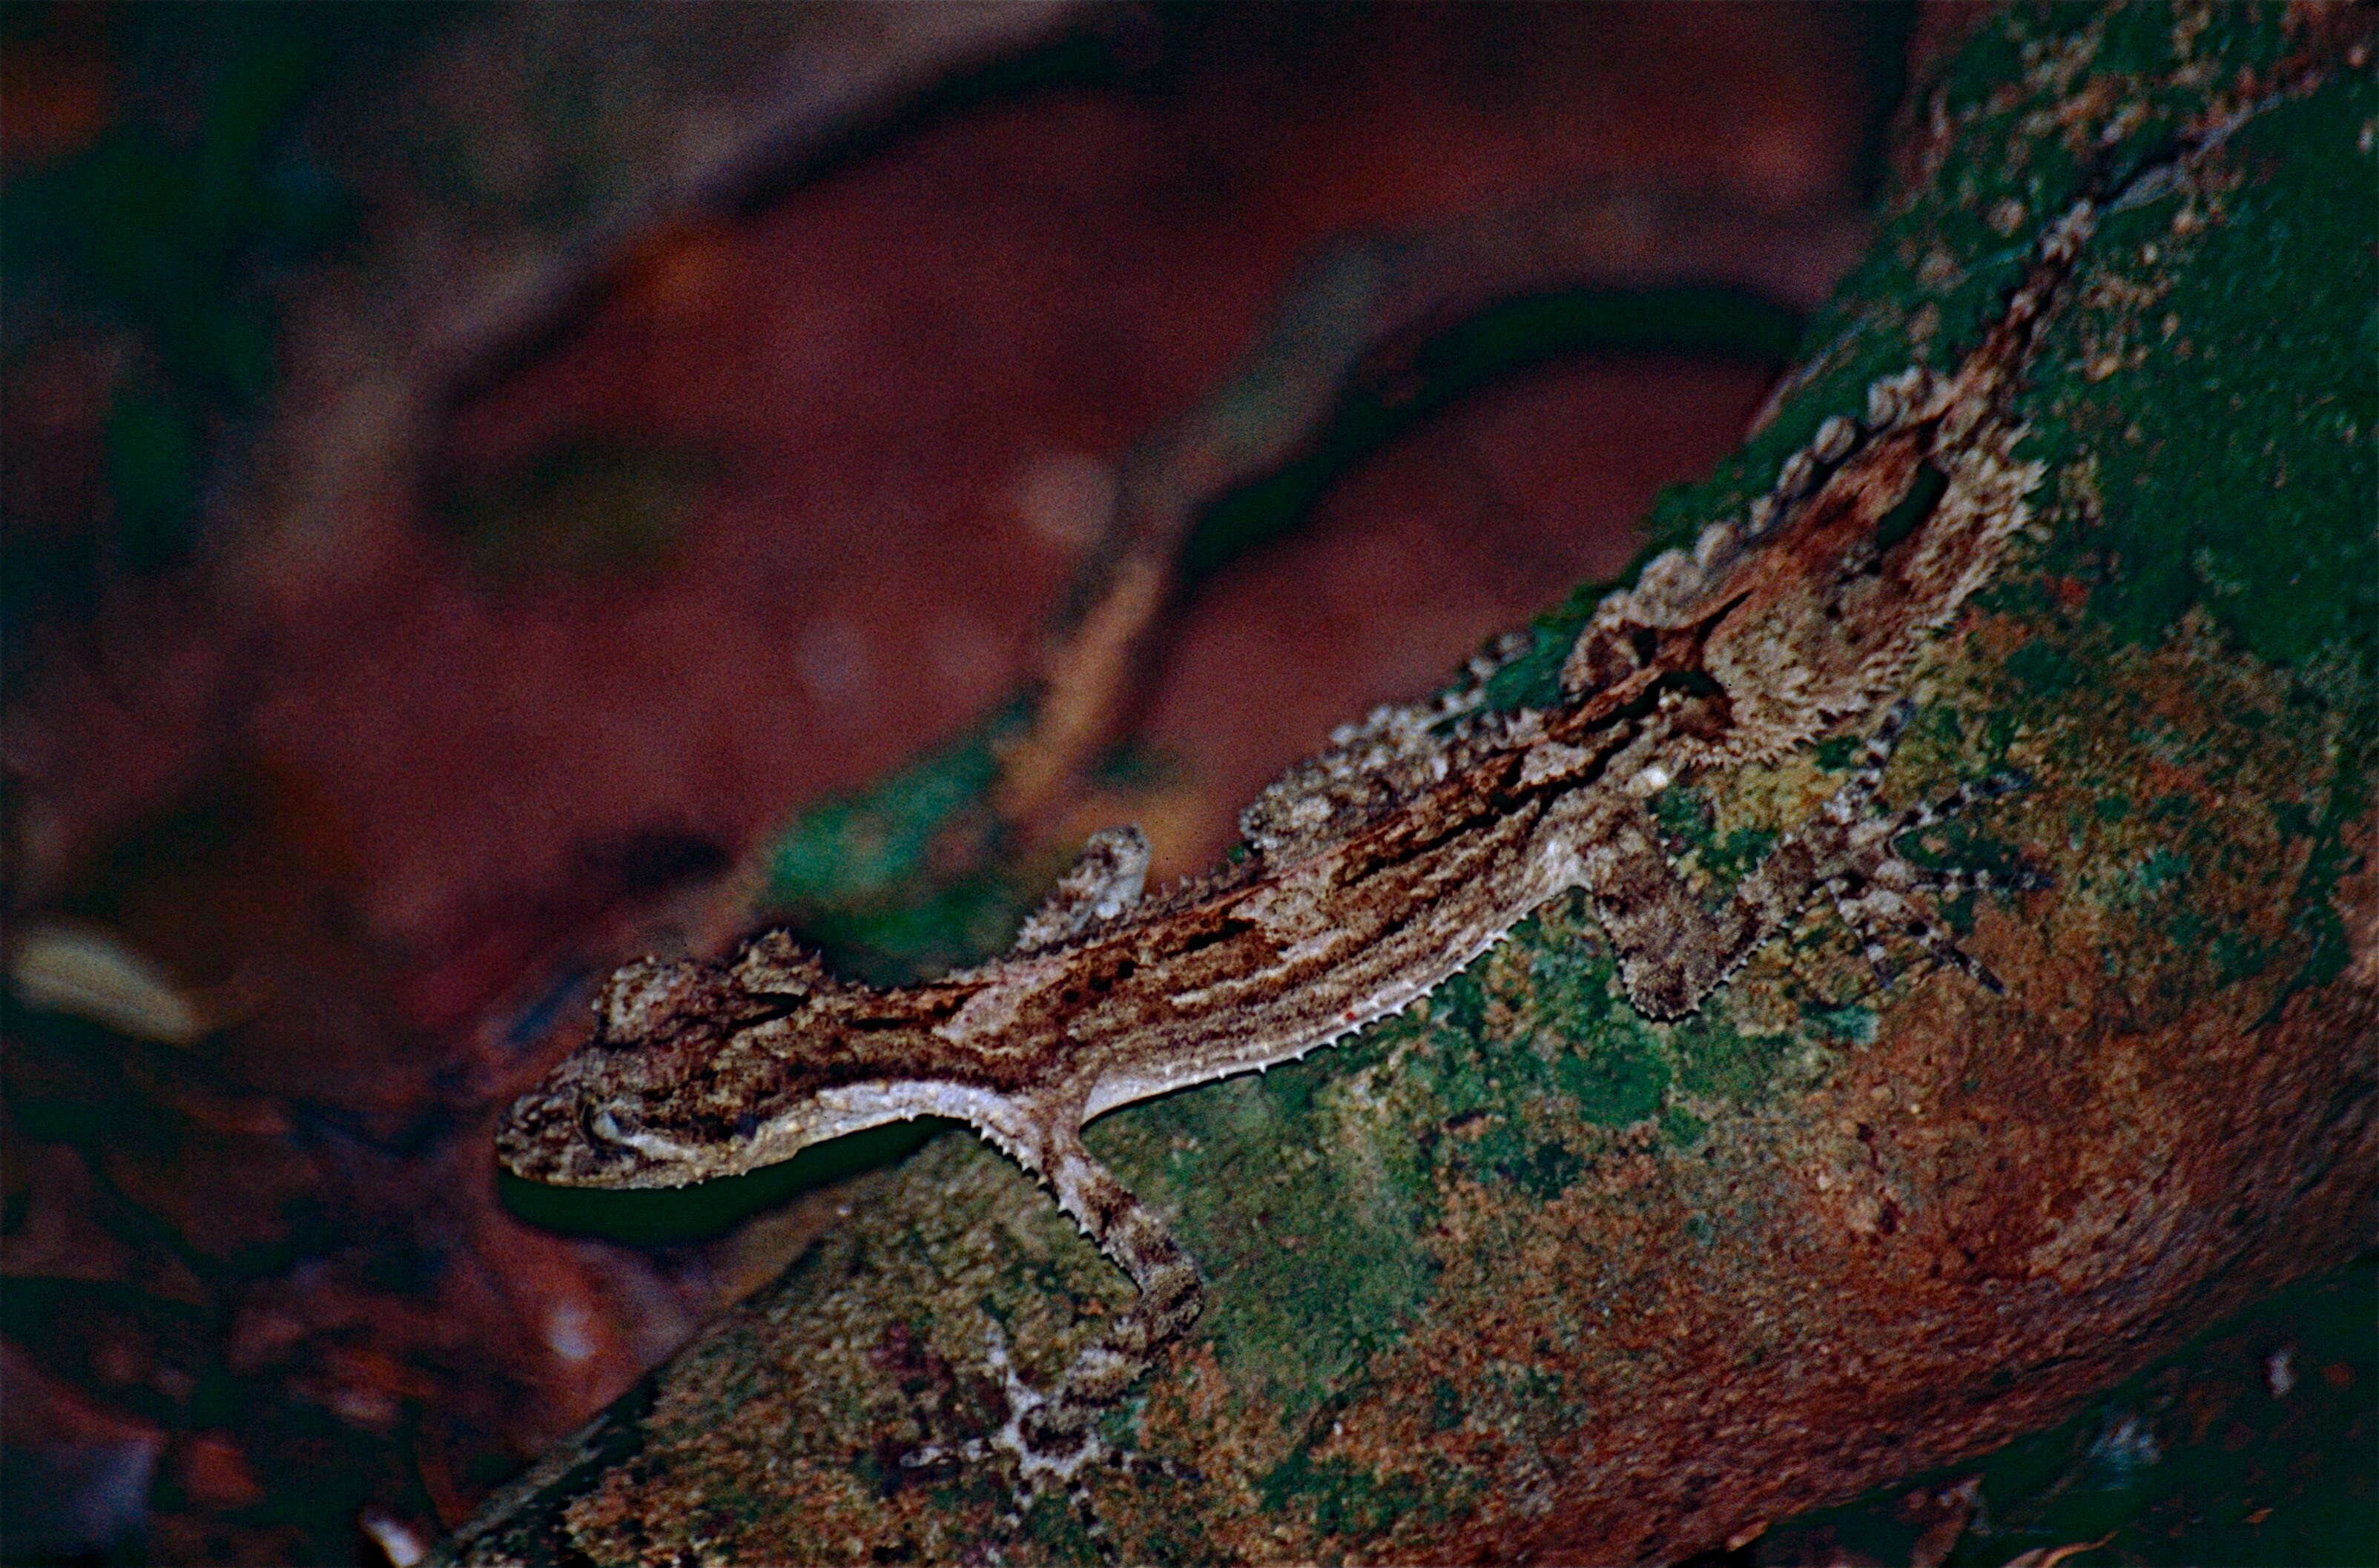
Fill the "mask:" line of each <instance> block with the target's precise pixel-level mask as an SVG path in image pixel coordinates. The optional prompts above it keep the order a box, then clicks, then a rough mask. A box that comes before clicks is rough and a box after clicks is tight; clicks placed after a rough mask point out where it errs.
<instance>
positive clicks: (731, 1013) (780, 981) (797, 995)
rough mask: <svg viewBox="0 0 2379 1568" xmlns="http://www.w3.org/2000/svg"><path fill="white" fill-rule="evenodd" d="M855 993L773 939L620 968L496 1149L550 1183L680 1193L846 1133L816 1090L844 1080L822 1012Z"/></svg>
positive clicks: (501, 1133) (513, 1114) (510, 1116)
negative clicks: (720, 955) (716, 953)
mask: <svg viewBox="0 0 2379 1568" xmlns="http://www.w3.org/2000/svg"><path fill="white" fill-rule="evenodd" d="M857 990H858V988H856V987H849V986H844V985H841V984H839V983H836V982H834V981H833V980H830V979H829V978H827V975H826V973H825V972H824V971H823V970H822V969H821V968H820V966H819V964H818V962H817V960H816V959H815V958H814V957H811V956H810V955H808V954H805V953H803V952H802V951H801V950H800V949H799V948H797V947H794V946H793V944H792V943H791V940H790V939H789V938H787V937H785V936H784V935H782V934H781V933H772V934H770V935H767V936H763V937H760V938H758V939H756V940H755V941H754V942H752V943H750V944H749V945H747V946H746V947H744V949H743V952H741V953H740V954H738V955H737V956H736V958H735V959H733V960H732V961H731V962H730V963H726V964H712V963H697V962H682V961H681V962H663V961H661V960H658V959H640V960H638V961H637V962H634V963H632V964H626V965H623V966H622V967H621V968H620V969H619V970H617V971H614V972H613V973H612V975H611V977H610V979H609V980H608V981H606V982H605V983H604V984H603V989H602V991H601V993H600V994H599V995H597V997H596V999H595V1031H594V1033H593V1035H592V1036H591V1037H590V1038H589V1039H588V1040H587V1042H586V1044H585V1045H582V1046H581V1047H579V1049H578V1050H577V1051H576V1052H574V1053H573V1054H572V1055H571V1056H570V1057H569V1059H568V1060H566V1061H564V1062H563V1063H562V1065H561V1066H560V1067H556V1068H554V1069H553V1071H552V1072H551V1073H549V1074H548V1075H547V1076H546V1079H545V1080H544V1081H543V1082H542V1083H540V1084H538V1085H537V1087H536V1088H535V1089H533V1090H531V1091H530V1092H527V1093H526V1094H524V1095H522V1096H521V1097H520V1098H519V1099H517V1100H515V1101H513V1104H512V1105H511V1107H510V1108H509V1109H507V1110H506V1111H505V1112H504V1115H503V1118H502V1120H501V1122H500V1123H499V1125H498V1127H497V1129H496V1153H497V1156H498V1158H500V1159H501V1160H502V1162H503V1164H504V1165H505V1167H506V1168H507V1169H509V1170H511V1171H512V1172H513V1174H514V1175H516V1176H525V1177H526V1178H528V1179H529V1180H531V1181H542V1182H551V1183H554V1184H556V1185H559V1186H564V1187H683V1186H686V1185H687V1184H689V1183H692V1182H697V1181H706V1180H708V1179H710V1178H712V1177H714V1176H735V1175H740V1174H741V1173H743V1172H744V1171H748V1170H752V1169H754V1168H755V1167H757V1166H759V1165H764V1164H771V1163H773V1162H775V1161H778V1160H781V1159H784V1158H786V1157H788V1156H789V1155H791V1154H792V1153H794V1152H797V1151H799V1150H800V1149H801V1148H803V1146H804V1145H806V1144H809V1143H813V1142H816V1141H819V1140H823V1139H826V1138H831V1137H835V1136H837V1135H838V1134H839V1133H841V1132H844V1131H848V1130H851V1128H850V1127H849V1126H848V1123H849V1120H850V1118H849V1117H848V1116H843V1115H838V1114H837V1113H836V1111H835V1110H834V1109H833V1108H832V1107H831V1106H830V1105H828V1104H822V1103H821V1102H820V1101H819V1100H818V1099H817V1095H818V1093H819V1092H820V1091H821V1090H822V1089H827V1090H830V1088H831V1086H832V1084H833V1083H834V1081H835V1080H836V1079H837V1078H838V1077H843V1076H845V1075H842V1074H839V1073H838V1072H837V1071H836V1060H835V1058H836V1056H837V1053H836V1051H835V1050H834V1049H833V1046H832V1041H833V1039H834V1037H835V1035H836V1033H837V1032H838V1031H834V1030H833V1029H832V1028H831V1027H830V1025H831V1021H832V1020H831V1018H830V1016H827V1015H831V1014H832V1013H833V1012H834V1011H836V1010H837V1009H838V1008H839V1007H843V1006H845V1005H847V1003H848V1000H849V999H850V997H851V995H853V994H854V993H855V992H856V991H857Z"/></svg>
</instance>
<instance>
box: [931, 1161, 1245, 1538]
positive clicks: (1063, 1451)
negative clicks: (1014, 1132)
mask: <svg viewBox="0 0 2379 1568" xmlns="http://www.w3.org/2000/svg"><path fill="white" fill-rule="evenodd" d="M1071 1124H1072V1117H1070V1116H1064V1115H1060V1116H1057V1117H1055V1118H1050V1119H1046V1120H1044V1121H1043V1123H1042V1125H1043V1127H1044V1128H1045V1129H1047V1131H1048V1136H1047V1137H1046V1138H1045V1140H1042V1141H1041V1142H1040V1143H1039V1145H1038V1146H1037V1147H1033V1148H1027V1149H1024V1150H1020V1151H1019V1156H1020V1163H1022V1164H1025V1165H1026V1166H1027V1167H1028V1168H1030V1169H1033V1170H1035V1171H1037V1172H1038V1173H1039V1174H1040V1175H1041V1176H1044V1177H1045V1178H1046V1179H1047V1181H1048V1182H1049V1185H1050V1187H1051V1188H1053V1189H1054V1190H1055V1191H1056V1193H1057V1201H1058V1204H1059V1206H1060V1207H1062V1208H1063V1209H1064V1210H1065V1211H1066V1212H1067V1213H1068V1214H1069V1216H1070V1217H1071V1218H1072V1219H1073V1220H1074V1222H1075V1223H1076V1224H1079V1225H1081V1227H1082V1231H1083V1233H1084V1234H1085V1235H1087V1236H1089V1237H1090V1238H1091V1240H1092V1241H1093V1242H1094V1243H1096V1244H1097V1246H1098V1248H1099V1250H1100V1251H1102V1252H1104V1253H1105V1254H1106V1256H1107V1258H1108V1259H1109V1260H1112V1261H1113V1262H1114V1263H1115V1264H1116V1265H1117V1267H1119V1268H1121V1269H1122V1270H1123V1271H1124V1272H1125V1273H1127V1274H1129V1275H1130V1276H1131V1282H1132V1284H1133V1285H1135V1286H1137V1287H1138V1289H1139V1292H1140V1294H1139V1297H1138V1298H1137V1299H1136V1300H1134V1301H1133V1303H1132V1304H1131V1306H1130V1307H1129V1309H1126V1310H1125V1311H1124V1312H1123V1313H1122V1314H1121V1315H1120V1316H1119V1317H1117V1318H1116V1319H1115V1320H1114V1321H1112V1322H1111V1323H1109V1324H1108V1325H1107V1327H1106V1329H1105V1332H1103V1333H1100V1334H1099V1336H1098V1337H1097V1338H1095V1339H1093V1341H1092V1342H1091V1343H1090V1344H1089V1345H1084V1346H1083V1347H1082V1348H1081V1350H1080V1351H1079V1352H1077V1353H1076V1354H1075V1357H1074V1359H1073V1362H1072V1364H1071V1365H1070V1366H1069V1367H1068V1368H1067V1369H1066V1372H1065V1374H1064V1376H1063V1377H1061V1378H1060V1379H1059V1380H1058V1381H1057V1385H1056V1386H1055V1387H1054V1388H1053V1389H1050V1390H1048V1391H1046V1392H1044V1391H1043V1390H1041V1389H1038V1388H1035V1387H1034V1386H1033V1384H1032V1383H1031V1382H1029V1381H1026V1380H1025V1379H1024V1378H1023V1377H1022V1376H1021V1375H1020V1374H1019V1373H1018V1372H1017V1370H1016V1369H1015V1367H1014V1365H1013V1363H1012V1362H1011V1361H1010V1360H1009V1358H1008V1346H1007V1345H1006V1343H1005V1341H1004V1339H1003V1338H1002V1336H1001V1335H1000V1333H999V1332H998V1330H997V1328H996V1325H995V1326H994V1327H993V1328H992V1330H991V1331H990V1334H989V1345H988V1348H987V1358H988V1360H989V1362H990V1365H991V1369H992V1370H993V1371H995V1372H996V1373H998V1374H999V1377H1000V1380H1001V1381H1002V1383H1003V1384H1004V1385H1005V1389H1004V1393H1005V1396H1006V1399H1007V1402H1008V1413H1007V1418H1006V1420H1004V1421H1003V1422H1002V1423H1001V1425H1000V1428H999V1429H998V1430H996V1431H995V1432H993V1433H991V1434H990V1435H989V1436H988V1437H984V1438H976V1439H972V1440H970V1441H967V1442H964V1443H960V1444H956V1445H944V1444H927V1445H925V1446H924V1447H922V1448H920V1449H918V1450H916V1451H915V1452H913V1453H911V1454H909V1455H908V1456H907V1457H906V1458H905V1459H904V1460H903V1461H902V1462H903V1463H904V1464H905V1465H909V1466H911V1467H912V1468H914V1467H922V1466H924V1465H933V1464H936V1463H938V1462H940V1461H942V1460H945V1459H959V1460H981V1459H988V1458H993V1457H995V1456H996V1455H999V1454H1005V1455H1007V1457H1008V1461H1009V1462H1010V1463H1012V1464H1013V1465H1015V1467H1016V1498H1015V1507H1014V1509H1013V1511H1012V1512H1011V1514H1009V1515H1008V1523H1009V1525H1010V1526H1015V1525H1017V1524H1020V1522H1021V1519H1022V1514H1023V1511H1024V1510H1025V1509H1026V1508H1027V1507H1029V1506H1030V1505H1031V1503H1032V1502H1033V1498H1034V1497H1035V1496H1037V1495H1039V1494H1042V1493H1045V1492H1053V1491H1054V1492H1062V1493H1063V1494H1064V1495H1065V1496H1066V1497H1067V1499H1068V1500H1069V1502H1071V1503H1072V1504H1073V1506H1074V1509H1075V1512H1076V1513H1077V1514H1079V1515H1080V1516H1081V1520H1082V1523H1083V1526H1084V1527H1085V1528H1086V1529H1087V1530H1088V1531H1089V1532H1090V1534H1091V1535H1092V1537H1093V1538H1094V1539H1098V1538H1103V1537H1104V1535H1105V1529H1104V1527H1103V1526H1102V1525H1101V1523H1100V1521H1099V1519H1098V1516H1097V1514H1095V1513H1094V1512H1093V1511H1092V1509H1091V1506H1090V1500H1089V1493H1088V1490H1087V1489H1088V1483H1089V1472H1090V1471H1091V1470H1092V1469H1093V1467H1095V1466H1098V1465H1116V1466H1119V1467H1124V1468H1130V1469H1139V1470H1153V1471H1155V1472H1158V1473H1161V1474H1167V1475H1173V1476H1177V1477H1180V1476H1188V1475H1191V1474H1193V1473H1192V1472H1190V1471H1188V1470H1187V1469H1186V1467H1185V1466H1182V1465H1177V1464H1174V1463H1172V1462H1170V1461H1165V1460H1155V1459H1149V1458H1146V1457H1143V1456H1141V1455H1138V1454H1134V1453H1128V1452H1126V1451H1124V1450H1120V1449H1117V1448H1115V1447H1113V1446H1111V1445H1110V1444H1108V1443H1107V1442H1106V1441H1105V1440H1104V1439H1102V1438H1101V1437H1100V1436H1099V1434H1098V1432H1097V1430H1096V1429H1095V1426H1094V1423H1095V1422H1096V1421H1097V1419H1098V1417H1099V1414H1100V1412H1102V1411H1103V1410H1105V1409H1106V1408H1107V1407H1108V1406H1109V1405H1114V1404H1115V1403H1116V1402H1117V1401H1118V1400H1120V1399H1121V1398H1122V1397H1123V1396H1124V1395H1125V1394H1126V1393H1129V1391H1130V1389H1131V1386H1132V1384H1134V1383H1136V1382H1138V1381H1140V1379H1141V1376H1142V1375H1144V1374H1145V1373H1146V1372H1147V1371H1148V1369H1149V1368H1150V1366H1151V1364H1152V1363H1153V1361H1154V1359H1155V1357H1156V1355H1157V1353H1158V1352H1159V1351H1160V1350H1162V1349H1163V1348H1164V1346H1165V1345H1166V1344H1167V1343H1168V1342H1170V1341H1172V1340H1174V1339H1176V1338H1177V1337H1178V1336H1179V1335H1180V1334H1182V1333H1184V1332H1186V1331H1187V1330H1188V1329H1189V1327H1190V1324H1192V1323H1194V1322H1196V1321H1198V1314H1199V1311H1200V1310H1201V1309H1202V1307H1203V1306H1204V1304H1205V1287H1204V1285H1203V1284H1202V1282H1201V1281H1200V1279H1199V1277H1198V1266H1197V1264H1196V1263H1194V1262H1192V1261H1191V1260H1190V1255H1189V1254H1188V1253H1187V1252H1185V1251H1183V1250H1182V1249H1181V1246H1180V1244H1179V1243H1178V1242H1177V1241H1175V1240H1174V1239H1173V1236H1172V1233H1171V1232H1170V1231H1168V1230H1167V1229H1166V1228H1165V1222H1164V1221H1163V1220H1162V1219H1160V1218H1159V1217H1158V1216H1157V1214H1156V1212H1155V1211H1154V1210H1153V1209H1151V1208H1150V1207H1149V1206H1148V1205H1147V1204H1145V1203H1143V1202H1141V1200H1140V1199H1139V1198H1137V1197H1135V1196H1134V1195H1133V1194H1132V1192H1131V1190H1130V1189H1129V1188H1126V1187H1125V1186H1124V1185H1123V1184H1122V1183H1121V1182H1119V1181H1117V1179H1116V1178H1115V1176H1114V1175H1113V1174H1112V1173H1110V1172H1109V1171H1108V1170H1107V1168H1106V1167H1105V1165H1102V1164H1099V1163H1098V1161H1097V1160H1095V1159H1093V1157H1092V1155H1091V1153H1090V1152H1089V1151H1088V1150H1087V1149H1085V1148H1083V1147H1082V1143H1081V1138H1080V1136H1079V1135H1078V1134H1077V1133H1076V1132H1074V1131H1072V1130H1071V1129H1070V1128H1071Z"/></svg>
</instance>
